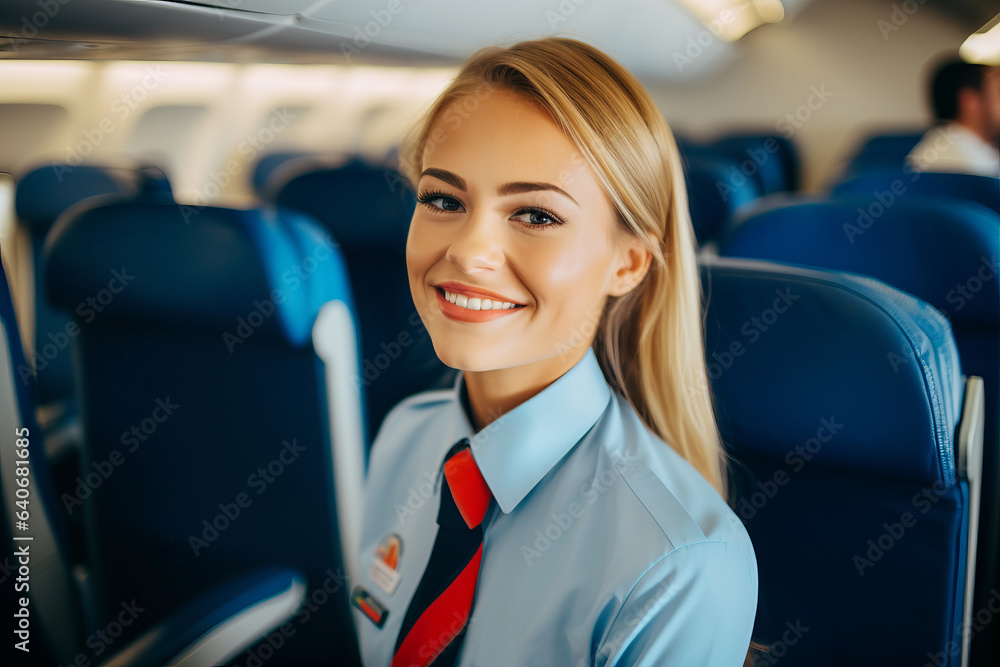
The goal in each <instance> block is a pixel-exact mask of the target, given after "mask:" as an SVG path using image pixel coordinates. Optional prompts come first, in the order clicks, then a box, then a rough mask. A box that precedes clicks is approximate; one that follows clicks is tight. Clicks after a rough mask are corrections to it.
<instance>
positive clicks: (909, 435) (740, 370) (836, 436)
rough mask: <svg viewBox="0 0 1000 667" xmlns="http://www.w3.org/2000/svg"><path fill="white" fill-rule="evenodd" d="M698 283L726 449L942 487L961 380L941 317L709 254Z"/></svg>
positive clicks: (830, 280)
mask: <svg viewBox="0 0 1000 667" xmlns="http://www.w3.org/2000/svg"><path fill="white" fill-rule="evenodd" d="M702 280H703V285H704V290H705V294H706V298H707V299H708V306H707V314H706V354H707V359H708V364H709V377H710V380H711V383H712V388H713V390H714V393H715V396H716V401H717V405H718V406H719V426H720V429H721V431H722V433H723V438H724V440H725V441H726V442H727V443H728V444H730V446H732V447H734V448H735V449H737V450H738V451H741V452H748V453H751V454H753V455H756V456H760V457H765V458H768V459H771V460H776V461H783V462H784V463H785V464H786V465H790V466H792V468H793V469H794V470H798V469H799V468H800V467H801V465H809V466H811V467H814V469H820V468H827V469H834V470H840V471H850V472H852V473H859V472H860V473H864V474H871V475H875V476H878V477H882V478H892V479H896V480H900V481H906V482H912V483H916V484H921V485H927V484H933V483H934V482H936V481H938V480H940V481H941V482H942V483H945V484H948V485H949V486H950V485H951V484H953V483H954V481H955V455H954V437H955V428H956V425H957V423H958V419H959V411H960V402H961V400H962V393H963V392H962V386H963V385H962V380H961V376H960V366H959V360H958V351H957V348H956V346H955V340H954V338H953V336H952V334H951V329H950V327H949V324H948V321H947V320H946V319H945V318H944V317H943V316H942V315H941V313H939V312H938V311H937V310H936V309H934V308H933V307H931V306H930V305H928V304H926V303H924V302H922V301H919V300H918V299H915V298H914V297H912V296H910V295H908V294H905V293H903V292H900V291H899V290H896V289H894V288H892V287H890V286H888V285H886V284H885V283H882V282H879V281H877V280H875V279H872V278H868V277H865V276H858V275H855V274H850V273H841V272H825V271H815V270H809V269H803V268H797V267H787V266H781V265H777V264H768V263H765V262H755V261H749V260H732V259H716V260H708V261H706V263H704V264H703V266H702ZM797 466H798V467H797Z"/></svg>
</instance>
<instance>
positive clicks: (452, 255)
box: [445, 214, 505, 273]
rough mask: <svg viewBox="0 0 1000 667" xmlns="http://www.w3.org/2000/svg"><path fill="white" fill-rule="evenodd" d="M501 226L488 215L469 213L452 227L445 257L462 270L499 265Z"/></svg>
mask: <svg viewBox="0 0 1000 667" xmlns="http://www.w3.org/2000/svg"><path fill="white" fill-rule="evenodd" d="M502 233H503V230H502V229H501V227H500V224H499V223H497V222H496V221H495V220H491V219H489V218H488V216H486V215H483V214H480V215H477V216H469V217H468V218H467V219H466V220H465V221H464V222H463V223H462V224H461V226H460V227H459V229H458V230H457V231H456V233H455V236H454V237H453V238H452V240H451V244H450V245H449V246H448V251H447V253H445V257H446V258H447V259H448V261H450V262H451V263H452V264H454V265H455V266H457V267H458V268H459V269H461V270H462V271H463V272H464V273H475V272H476V271H484V270H494V271H495V270H496V269H499V268H500V267H501V266H503V263H504V261H505V260H504V250H503V246H502V243H501V238H500V236H501V234H502Z"/></svg>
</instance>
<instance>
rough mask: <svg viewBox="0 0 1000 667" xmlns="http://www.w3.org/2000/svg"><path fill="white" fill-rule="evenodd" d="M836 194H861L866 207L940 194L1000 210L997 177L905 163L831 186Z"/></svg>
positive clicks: (999, 191) (872, 207)
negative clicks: (916, 167)
mask: <svg viewBox="0 0 1000 667" xmlns="http://www.w3.org/2000/svg"><path fill="white" fill-rule="evenodd" d="M833 195H834V196H835V197H864V198H865V199H867V200H868V204H867V205H866V206H865V208H866V209H868V208H870V209H872V210H873V211H880V210H884V209H887V208H889V207H891V206H893V205H894V204H895V202H896V201H905V200H907V199H912V198H924V197H939V198H946V199H952V200H954V199H963V200H966V201H971V202H975V203H977V204H982V205H983V206H985V207H987V208H989V209H992V210H994V211H996V212H998V213H1000V178H996V177H995V176H980V175H978V174H955V173H937V172H915V171H911V170H909V169H907V168H905V167H901V168H898V169H888V170H880V171H872V172H870V173H866V174H862V175H860V176H857V177H855V178H851V179H850V180H847V181H844V182H843V183H840V184H839V185H836V186H835V187H834V188H833Z"/></svg>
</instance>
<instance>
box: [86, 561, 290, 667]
mask: <svg viewBox="0 0 1000 667" xmlns="http://www.w3.org/2000/svg"><path fill="white" fill-rule="evenodd" d="M305 592H306V585H305V578H304V577H303V576H302V575H301V574H300V573H298V572H296V571H295V570H291V569H279V568H269V569H263V570H257V571H254V572H252V573H251V574H248V575H245V576H241V577H238V578H235V579H231V580H229V581H226V582H225V583H223V584H221V585H219V586H217V587H216V588H213V589H211V590H210V591H208V592H207V593H205V594H203V595H202V596H200V597H198V598H196V599H195V600H192V601H191V602H189V603H188V604H187V605H185V606H184V607H181V608H180V609H178V610H177V611H175V612H174V613H172V614H170V615H169V616H167V617H166V618H164V619H163V620H162V621H160V622H159V623H157V624H156V625H155V626H153V627H151V628H149V629H148V630H146V632H144V633H143V634H142V635H141V636H140V637H138V638H137V639H135V640H134V641H132V643H130V644H129V645H128V646H126V647H125V648H123V649H122V650H121V651H119V652H118V653H116V654H115V655H114V656H112V657H111V658H110V659H109V660H107V661H106V662H104V663H103V666H104V667H125V666H126V665H144V666H148V667H153V666H154V665H155V666H159V665H166V664H170V665H188V666H194V665H199V666H200V665H214V664H219V663H225V662H228V661H230V660H231V659H232V658H234V657H235V656H236V655H238V654H239V653H240V652H241V651H243V650H245V649H246V648H247V647H249V646H251V645H253V644H254V643H255V642H257V641H258V640H259V639H260V638H261V636H263V635H264V634H266V633H267V632H268V631H269V630H271V629H273V628H275V627H277V626H278V625H280V624H282V623H283V622H285V621H286V620H288V619H289V618H290V617H291V616H292V614H294V613H295V612H296V611H297V610H298V608H299V607H300V606H301V604H302V601H303V599H304V598H305Z"/></svg>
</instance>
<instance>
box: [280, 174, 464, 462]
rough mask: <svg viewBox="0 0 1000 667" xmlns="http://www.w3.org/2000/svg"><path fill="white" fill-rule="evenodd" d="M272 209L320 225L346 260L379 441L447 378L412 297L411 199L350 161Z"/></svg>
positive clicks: (397, 184)
mask: <svg viewBox="0 0 1000 667" xmlns="http://www.w3.org/2000/svg"><path fill="white" fill-rule="evenodd" d="M275 201H276V203H277V204H278V205H280V206H285V207H288V208H291V209H296V210H299V211H302V212H304V213H306V214H308V215H310V216H312V217H314V218H315V219H316V220H318V221H319V222H320V223H321V224H322V225H323V226H324V227H325V228H326V229H327V230H328V231H329V232H330V233H332V234H333V236H334V238H336V239H337V241H338V242H339V243H340V245H341V248H342V250H343V252H344V255H345V257H346V259H347V270H348V273H349V274H350V277H351V284H352V285H353V286H354V294H355V296H356V303H357V309H358V310H357V312H358V321H359V323H360V330H361V359H362V362H361V366H362V368H361V371H362V374H361V377H360V378H359V385H360V386H361V387H362V389H363V390H364V391H365V393H366V404H367V406H368V422H367V423H368V433H369V434H371V435H372V436H374V434H375V433H377V431H378V427H379V425H380V424H381V423H382V419H383V418H384V417H385V415H386V414H387V413H388V412H389V410H390V409H391V408H392V406H393V405H395V404H396V403H398V402H399V401H401V400H402V399H404V398H406V397H407V396H409V395H411V394H415V393H417V392H419V391H423V390H424V389H427V388H428V387H430V386H432V385H433V384H434V383H435V382H437V381H440V380H441V378H442V377H447V375H448V374H449V369H448V368H447V367H446V366H444V364H442V363H441V362H440V361H439V360H438V358H437V355H436V354H435V353H434V346H433V344H432V343H431V340H430V336H429V335H428V334H427V330H426V329H425V328H424V326H423V322H422V321H421V320H420V316H419V315H418V314H417V311H416V308H415V307H414V305H413V298H412V297H411V295H410V284H409V278H408V277H407V273H406V235H407V231H408V230H409V224H410V218H411V217H412V216H413V209H414V206H415V200H414V197H413V195H412V193H411V192H410V191H409V190H408V189H407V188H406V186H405V185H404V183H403V180H402V177H401V176H400V175H399V174H398V173H397V172H396V171H395V170H393V169H391V168H390V167H387V166H378V165H372V164H367V163H365V162H362V161H359V160H353V161H350V162H348V163H347V164H345V165H343V166H341V167H337V168H332V169H315V170H312V171H307V172H305V173H302V174H300V175H298V176H296V177H294V178H292V179H291V180H289V181H288V182H287V183H285V185H284V186H283V187H282V188H281V189H280V191H279V192H278V194H277V196H276V198H275ZM369 444H370V443H369Z"/></svg>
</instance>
